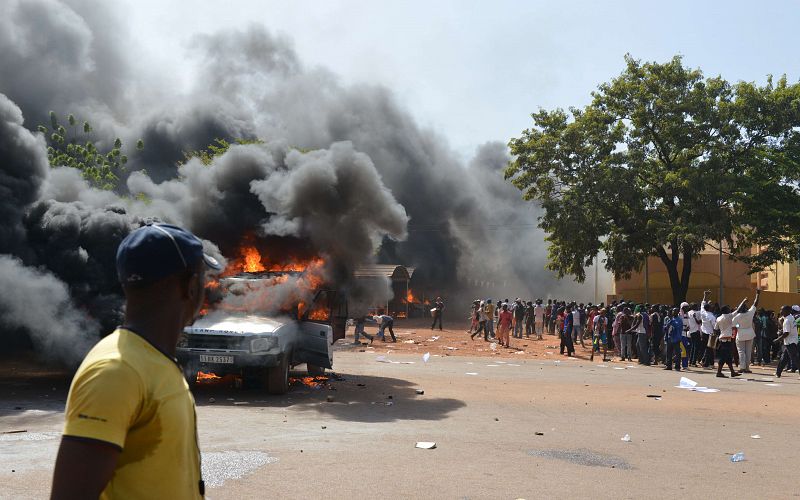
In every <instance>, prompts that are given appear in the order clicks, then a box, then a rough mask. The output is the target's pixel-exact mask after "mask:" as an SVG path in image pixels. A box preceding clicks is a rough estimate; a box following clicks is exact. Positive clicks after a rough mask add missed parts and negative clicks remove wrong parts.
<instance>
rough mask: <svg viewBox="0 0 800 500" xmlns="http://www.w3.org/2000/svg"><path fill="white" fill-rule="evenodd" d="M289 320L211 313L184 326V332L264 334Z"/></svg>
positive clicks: (271, 331)
mask: <svg viewBox="0 0 800 500" xmlns="http://www.w3.org/2000/svg"><path fill="white" fill-rule="evenodd" d="M287 323H289V321H286V320H284V321H281V320H278V319H275V318H266V317H264V316H256V315H241V316H232V315H218V314H211V315H208V316H206V317H204V318H200V319H198V320H197V321H195V322H194V324H192V325H191V326H187V327H186V328H184V330H183V331H184V332H186V333H202V334H207V335H230V334H245V335H246V334H251V335H252V334H264V333H274V332H275V331H276V330H278V329H279V328H280V327H282V326H284V325H286V324H287Z"/></svg>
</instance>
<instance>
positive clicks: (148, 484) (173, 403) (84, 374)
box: [64, 328, 202, 500]
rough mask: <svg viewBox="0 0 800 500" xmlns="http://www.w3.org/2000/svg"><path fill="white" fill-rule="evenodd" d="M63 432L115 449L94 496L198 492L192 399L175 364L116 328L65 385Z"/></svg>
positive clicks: (177, 496) (191, 494)
mask: <svg viewBox="0 0 800 500" xmlns="http://www.w3.org/2000/svg"><path fill="white" fill-rule="evenodd" d="M64 435H65V436H72V437H78V438H91V439H97V440H100V441H105V442H107V443H110V444H112V445H114V446H116V447H118V448H120V449H121V450H122V452H121V454H120V456H119V461H118V462H117V467H116V469H115V470H114V474H113V476H112V477H111V480H110V481H109V483H108V485H107V486H106V488H105V490H103V494H102V495H101V498H104V499H105V498H126V499H127V498H169V499H173V500H176V499H184V498H201V497H202V495H201V492H200V485H199V482H200V450H199V449H198V444H197V427H196V418H195V407H194V398H193V397H192V393H191V392H190V391H189V386H188V385H187V383H186V380H185V379H184V378H183V374H182V372H181V370H180V368H179V367H178V365H177V363H175V362H174V361H173V360H171V359H169V358H168V357H167V356H166V355H164V354H163V353H162V352H160V351H159V350H158V349H156V348H155V347H153V346H152V345H151V344H150V343H149V342H147V341H146V340H145V339H143V338H142V337H140V336H139V335H136V334H135V333H133V332H131V331H129V330H125V329H123V328H119V329H117V330H116V331H114V333H112V334H111V335H109V336H108V337H106V338H104V339H103V340H101V341H100V342H98V343H97V345H95V346H94V347H93V348H92V350H91V351H89V354H87V355H86V358H85V359H84V360H83V363H81V366H80V367H79V368H78V372H77V373H76V374H75V378H74V379H73V380H72V386H71V387H70V390H69V396H68V398H67V409H66V423H65V425H64Z"/></svg>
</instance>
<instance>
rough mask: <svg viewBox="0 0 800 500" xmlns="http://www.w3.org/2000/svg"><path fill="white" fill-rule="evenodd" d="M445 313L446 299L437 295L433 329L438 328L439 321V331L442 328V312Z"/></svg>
mask: <svg viewBox="0 0 800 500" xmlns="http://www.w3.org/2000/svg"><path fill="white" fill-rule="evenodd" d="M443 313H444V301H443V300H442V298H441V297H436V302H434V304H433V324H432V325H431V330H433V329H434V328H436V323H439V331H441V330H442V314H443Z"/></svg>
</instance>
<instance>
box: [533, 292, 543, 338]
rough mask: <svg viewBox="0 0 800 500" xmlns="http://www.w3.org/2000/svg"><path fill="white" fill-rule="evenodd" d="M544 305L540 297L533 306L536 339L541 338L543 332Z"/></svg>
mask: <svg viewBox="0 0 800 500" xmlns="http://www.w3.org/2000/svg"><path fill="white" fill-rule="evenodd" d="M544 312H545V310H544V306H543V305H542V299H537V300H536V306H535V307H534V308H533V320H534V330H535V331H536V340H542V333H544Z"/></svg>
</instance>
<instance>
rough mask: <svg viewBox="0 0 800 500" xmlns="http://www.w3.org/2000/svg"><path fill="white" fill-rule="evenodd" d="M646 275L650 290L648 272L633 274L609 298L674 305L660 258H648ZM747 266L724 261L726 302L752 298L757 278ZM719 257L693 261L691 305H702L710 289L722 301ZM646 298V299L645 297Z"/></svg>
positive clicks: (708, 255) (712, 255)
mask: <svg viewBox="0 0 800 500" xmlns="http://www.w3.org/2000/svg"><path fill="white" fill-rule="evenodd" d="M647 267H648V269H647V271H648V272H647V275H648V278H649V287H647V288H646V287H645V270H644V269H642V271H641V272H637V273H633V274H632V275H631V277H630V278H628V279H622V280H615V281H614V287H613V294H612V296H610V298H611V299H612V300H613V299H619V298H625V299H630V300H634V301H640V302H645V301H646V302H650V303H651V304H671V303H672V288H671V286H670V283H669V275H668V274H667V269H666V267H665V266H664V264H663V263H662V262H661V259H659V258H658V257H650V258H649V259H648V266H647ZM682 267H683V259H681V260H679V261H678V269H679V272H680V269H681V268H682ZM747 271H748V269H747V265H745V264H743V263H741V262H737V261H734V260H732V259H730V258H727V257H723V259H722V276H723V287H724V290H723V296H724V302H725V303H729V304H730V303H735V304H738V303H739V302H740V301H741V300H742V299H743V298H744V297H750V298H752V296H753V294H754V293H755V288H756V286H755V285H756V283H755V280H756V279H757V278H756V277H755V276H751V275H750V274H748V272H747ZM719 281H720V280H719V254H718V253H717V252H716V251H704V252H702V253H701V254H700V255H699V256H698V257H697V258H696V259H694V260H693V261H692V274H691V277H690V278H689V290H688V293H687V295H686V300H687V301H688V302H699V301H700V300H702V298H703V291H704V290H711V292H712V294H713V297H714V298H713V300H719V293H720V290H719V284H720V283H719ZM645 296H647V297H645Z"/></svg>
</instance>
